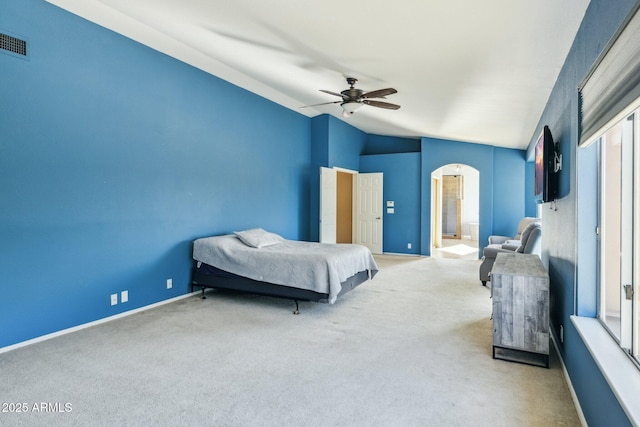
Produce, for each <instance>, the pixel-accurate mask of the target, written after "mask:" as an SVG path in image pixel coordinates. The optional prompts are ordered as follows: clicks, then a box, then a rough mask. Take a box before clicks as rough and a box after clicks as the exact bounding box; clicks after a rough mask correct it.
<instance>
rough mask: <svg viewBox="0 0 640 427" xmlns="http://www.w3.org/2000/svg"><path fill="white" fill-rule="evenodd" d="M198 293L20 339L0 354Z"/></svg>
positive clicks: (1, 350)
mask: <svg viewBox="0 0 640 427" xmlns="http://www.w3.org/2000/svg"><path fill="white" fill-rule="evenodd" d="M199 293H200V291H195V292H190V293H187V294H184V295H180V296H177V297H174V298H169V299H166V300H164V301H160V302H156V303H153V304H149V305H145V306H144V307H139V308H136V309H133V310H129V311H125V312H122V313H118V314H114V315H113V316H109V317H104V318H102V319H98V320H94V321H93V322H89V323H83V324H82V325H78V326H73V327H71V328H67V329H63V330H61V331H57V332H52V333H50V334H47V335H42V336H40V337H36V338H32V339H30V340H27V341H22V342H19V343H16V344H12V345H9V346H6V347H2V348H0V354H2V353H7V352H9V351H12V350H16V349H18V348H22V347H26V346H29V345H32V344H36V343H39V342H42V341H47V340H50V339H52V338H56V337H59V336H62V335H66V334H70V333H72V332H77V331H80V330H82V329H86V328H90V327H92V326H96V325H100V324H102V323H107V322H111V321H112V320H117V319H121V318H123V317H127V316H131V315H132V314H136V313H140V312H141V311H146V310H150V309H152V308H156V307H159V306H161V305H165V304H170V303H172V302H175V301H179V300H181V299H184V298H188V297H190V296H192V295H196V294H199Z"/></svg>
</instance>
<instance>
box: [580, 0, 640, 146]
mask: <svg viewBox="0 0 640 427" xmlns="http://www.w3.org/2000/svg"><path fill="white" fill-rule="evenodd" d="M639 9H640V1H638V2H636V4H635V6H634V7H633V9H632V11H631V13H629V16H628V17H627V19H626V20H625V22H624V23H623V24H622V25H621V26H620V29H619V30H618V31H617V32H616V34H615V35H614V37H613V38H612V39H611V41H610V42H609V44H608V45H607V46H606V47H605V49H604V50H603V52H602V54H600V56H599V57H598V60H597V61H596V63H595V64H594V66H593V68H592V69H591V71H590V72H589V74H588V75H587V77H586V78H585V79H584V80H583V82H582V83H581V84H580V86H579V87H578V91H579V95H580V112H581V120H580V121H581V132H580V144H585V143H588V142H591V139H592V138H593V137H594V135H595V134H596V132H598V131H599V130H601V129H602V128H603V127H604V126H605V125H607V124H608V123H609V122H610V121H612V120H613V119H614V118H615V117H616V116H618V115H619V114H620V113H622V112H623V110H624V109H625V108H627V107H628V106H629V105H630V104H632V103H633V101H635V100H636V99H638V98H639V97H640V13H639V12H638V11H639Z"/></svg>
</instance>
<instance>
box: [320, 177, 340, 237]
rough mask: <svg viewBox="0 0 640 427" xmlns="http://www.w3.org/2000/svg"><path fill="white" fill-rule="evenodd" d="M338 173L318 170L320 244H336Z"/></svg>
mask: <svg viewBox="0 0 640 427" xmlns="http://www.w3.org/2000/svg"><path fill="white" fill-rule="evenodd" d="M337 188H338V173H337V171H336V170H335V169H329V168H323V167H321V168H320V243H335V242H336V223H337V193H338V190H337Z"/></svg>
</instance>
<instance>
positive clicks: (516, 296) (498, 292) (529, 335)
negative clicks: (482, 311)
mask: <svg viewBox="0 0 640 427" xmlns="http://www.w3.org/2000/svg"><path fill="white" fill-rule="evenodd" d="M491 295H492V298H493V316H492V317H493V358H494V359H503V360H509V361H512V362H519V363H527V364H531V365H536V366H544V367H547V368H548V367H549V275H548V274H547V271H546V270H545V268H544V266H543V265H542V261H540V258H539V257H538V256H537V255H529V254H505V253H499V254H498V256H497V257H496V262H495V263H494V264H493V268H492V270H491Z"/></svg>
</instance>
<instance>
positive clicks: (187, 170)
mask: <svg viewBox="0 0 640 427" xmlns="http://www.w3.org/2000/svg"><path fill="white" fill-rule="evenodd" d="M0 8H1V9H0V30H2V31H5V32H9V33H11V34H14V35H17V36H22V37H24V38H26V39H28V42H29V51H30V57H29V59H28V60H24V59H19V58H16V57H14V56H10V55H4V54H0V70H2V75H3V79H1V80H0V99H2V100H3V101H6V100H11V101H10V102H9V103H8V102H3V103H2V104H1V105H2V106H1V107H0V108H1V109H2V110H1V113H2V114H0V149H1V150H2V156H1V157H0V182H2V184H3V191H2V192H1V193H0V206H1V207H2V209H0V239H1V240H2V242H3V245H2V249H1V250H0V259H2V261H3V266H2V268H3V279H4V280H3V283H2V284H1V285H0V286H1V288H0V292H1V295H2V302H0V324H1V325H3V326H6V325H12V324H20V325H21V326H20V327H19V328H9V329H5V330H6V332H4V333H3V334H2V335H1V336H0V347H4V346H8V345H11V344H14V343H17V342H21V341H25V340H28V339H30V338H34V337H38V336H41V335H45V334H47V333H50V332H54V331H59V330H62V329H65V328H68V327H72V326H76V325H79V324H83V323H87V322H90V321H93V320H97V319H101V318H104V317H107V316H110V315H114V314H118V313H120V312H123V311H127V310H132V309H135V308H138V307H142V306H145V305H148V304H151V303H154V302H158V301H162V300H165V299H168V298H171V297H174V296H178V295H182V294H184V293H186V292H187V291H188V283H189V269H190V267H191V259H190V255H191V242H192V240H193V239H195V238H197V237H201V236H206V235H212V234H220V233H227V232H231V231H234V230H238V229H241V228H248V227H255V226H261V227H265V228H268V229H270V230H272V231H275V232H277V233H280V234H282V235H283V236H285V237H287V238H291V239H301V240H317V237H318V236H317V233H318V222H317V220H318V188H319V185H318V168H319V167H320V166H326V167H333V166H337V167H342V168H347V169H353V170H359V169H361V170H362V171H365V172H379V171H381V172H383V173H384V174H385V184H384V185H385V199H388V200H394V201H395V202H396V203H397V205H396V213H395V214H393V215H388V214H386V216H385V224H386V227H385V236H384V239H385V248H384V250H385V251H387V252H397V253H412V254H418V253H420V254H425V255H426V254H428V244H427V245H425V243H424V242H425V241H426V242H428V241H429V239H430V236H429V235H428V233H429V227H428V226H427V227H424V224H425V223H426V224H427V225H428V224H429V218H428V215H429V212H430V206H429V204H430V173H431V171H432V170H434V169H437V168H438V167H440V166H443V165H445V164H448V163H464V164H468V165H471V166H473V167H475V168H476V169H478V170H479V171H480V172H481V178H480V180H481V182H480V184H481V215H480V220H481V223H482V224H483V226H482V228H481V239H483V240H485V241H486V237H487V236H488V235H489V234H491V233H492V232H493V231H494V228H500V227H503V228H504V229H507V228H510V225H509V224H510V223H512V222H513V221H514V218H516V219H517V218H519V217H521V216H522V212H520V210H521V209H522V202H521V201H519V200H520V199H519V198H518V197H521V196H518V195H511V191H512V190H513V189H515V188H517V187H518V186H520V188H522V187H523V186H524V185H523V184H522V183H520V182H519V180H520V178H519V177H520V176H524V174H523V173H522V172H521V170H522V166H521V161H520V153H519V152H517V150H516V151H514V152H511V151H510V150H502V149H494V148H492V147H488V146H482V145H477V144H467V143H461V142H455V141H443V140H436V139H431V138H423V139H422V140H412V139H407V138H396V137H388V136H376V135H367V134H365V133H364V132H362V131H359V130H357V129H355V128H353V127H352V126H350V125H349V124H348V122H343V121H341V120H338V119H336V118H334V117H332V116H328V115H323V116H319V117H315V118H313V119H309V118H307V117H304V116H301V115H300V114H298V113H296V112H293V111H290V110H288V109H285V108H283V107H280V106H278V105H276V104H274V103H272V102H270V101H267V100H265V99H263V98H260V97H258V96H256V95H254V94H251V93H249V92H247V91H244V90H242V89H240V88H238V87H236V86H233V85H231V84H229V83H227V82H224V81H222V80H220V79H217V78H215V77H213V76H211V75H209V74H207V73H204V72H202V71H200V70H197V69H195V68H193V67H190V66H188V65H186V64H184V63H181V62H179V61H177V60H174V59H172V58H170V57H167V56H166V55H163V54H161V53H158V52H156V51H154V50H151V49H148V48H146V47H144V46H142V45H140V44H138V43H135V42H133V41H131V40H129V39H127V38H125V37H122V36H120V35H118V34H115V33H113V32H111V31H109V30H106V29H104V28H102V27H99V26H97V25H95V24H92V23H90V22H88V21H85V20H83V19H81V18H79V17H77V16H74V15H72V14H69V13H67V12H65V11H63V10H60V9H58V8H57V7H55V6H52V5H50V4H48V3H46V2H44V1H40V0H0ZM365 153H369V154H379V155H371V156H362V155H363V154H365ZM496 159H497V160H498V161H499V162H500V163H501V164H503V166H504V167H505V168H506V169H504V170H503V171H497V170H496V169H495V168H494V164H495V163H496ZM494 175H496V176H500V177H503V178H506V177H509V179H504V180H502V179H501V180H500V181H496V182H495V183H494ZM511 175H515V176H516V179H515V182H514V179H513V177H512V176H511ZM495 193H501V196H500V197H502V196H504V199H501V198H500V197H498V198H496V197H494V194H495ZM519 194H521V191H520V192H519ZM494 200H497V201H498V202H497V203H498V205H499V206H500V210H501V212H498V213H497V214H495V215H497V216H496V217H495V218H494V211H495V208H494ZM502 211H504V212H502ZM507 211H508V212H509V214H508V215H507V214H506V212H507ZM509 231H511V230H509ZM407 243H412V249H411V250H408V249H407ZM167 278H172V279H173V283H174V287H173V289H171V290H167V289H165V288H166V285H165V283H166V279H167ZM123 290H128V291H129V298H130V301H129V302H127V303H124V304H122V303H120V304H118V305H116V306H113V307H112V306H110V303H109V301H110V298H109V296H110V294H112V293H119V292H120V291H123ZM3 329H4V328H3Z"/></svg>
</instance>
